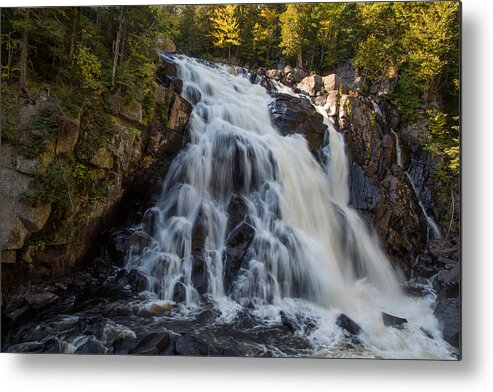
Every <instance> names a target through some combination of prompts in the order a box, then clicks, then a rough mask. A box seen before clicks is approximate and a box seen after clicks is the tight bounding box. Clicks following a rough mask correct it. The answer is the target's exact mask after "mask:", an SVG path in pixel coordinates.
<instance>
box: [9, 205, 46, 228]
mask: <svg viewBox="0 0 493 392" xmlns="http://www.w3.org/2000/svg"><path fill="white" fill-rule="evenodd" d="M15 213H16V215H17V217H18V218H19V220H20V221H21V222H22V224H23V225H24V227H25V228H26V229H27V230H29V231H30V232H31V233H36V232H38V231H40V230H41V229H42V228H43V227H44V225H45V224H46V221H47V220H48V218H49V216H50V214H51V204H50V203H36V204H35V205H32V204H30V203H26V202H24V201H19V203H17V205H16V207H15Z"/></svg>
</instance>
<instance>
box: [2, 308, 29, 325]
mask: <svg viewBox="0 0 493 392" xmlns="http://www.w3.org/2000/svg"><path fill="white" fill-rule="evenodd" d="M29 309H30V307H29V306H28V305H24V306H21V307H19V308H17V309H15V310H12V311H10V312H8V313H6V316H7V317H8V318H9V319H10V320H12V321H16V320H18V319H20V318H21V317H22V316H24V315H25V314H26V313H27V312H28V311H29Z"/></svg>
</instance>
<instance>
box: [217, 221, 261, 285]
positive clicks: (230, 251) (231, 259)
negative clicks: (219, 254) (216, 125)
mask: <svg viewBox="0 0 493 392" xmlns="http://www.w3.org/2000/svg"><path fill="white" fill-rule="evenodd" d="M254 236H255V228H254V227H253V226H252V225H250V224H249V223H247V222H243V223H241V224H240V225H239V226H236V228H235V229H233V231H232V232H231V233H230V234H229V236H228V238H227V240H226V259H225V265H224V289H225V290H226V292H229V291H230V289H231V287H232V285H233V282H234V281H235V279H236V277H237V275H238V272H239V271H240V269H241V267H242V265H243V262H244V260H245V255H246V253H247V251H248V248H249V247H250V245H251V243H252V241H253V237H254Z"/></svg>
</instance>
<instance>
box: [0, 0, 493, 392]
mask: <svg viewBox="0 0 493 392" xmlns="http://www.w3.org/2000/svg"><path fill="white" fill-rule="evenodd" d="M210 2H211V3H212V2H218V1H210ZM231 2H234V1H231ZM242 2H252V1H242ZM266 2H276V1H266ZM168 3H181V4H183V3H191V4H196V3H204V1H200V0H195V1H190V0H182V1H170V2H168ZM93 4H99V5H103V4H105V5H106V4H163V2H160V1H153V0H148V1H135V0H134V1H121V0H120V1H104V0H94V1H83V0H78V1H73V0H72V1H67V0H65V1H53V0H52V1H42V2H36V1H24V0H19V1H13V0H2V3H1V6H2V7H5V6H16V7H19V6H41V5H93ZM492 4H493V2H492V1H490V0H464V1H463V96H462V102H463V113H462V118H463V144H462V154H463V155H462V157H463V163H462V173H463V200H462V206H463V215H462V216H463V244H462V246H463V360H462V362H427V361H371V360H298V359H288V360H271V359H243V358H205V359H204V358H179V357H170V358H164V357H154V358H143V357H139V358H135V357H130V356H126V357H89V356H68V355H65V356H64V355H13V354H0V388H1V389H2V390H3V391H14V390H15V391H28V390H29V391H35V392H42V391H50V392H54V391H74V392H79V391H81V392H93V391H94V392H95V391H115V392H120V391H126V390H129V391H134V392H135V391H139V392H140V391H142V392H143V391H145V392H147V391H160V390H163V391H189V390H190V391H195V390H196V391H199V392H203V391H209V390H211V391H214V392H220V391H228V392H233V391H234V392H236V391H240V392H241V391H249V392H255V391H257V390H269V391H286V392H290V391H296V392H299V391H302V392H303V391H310V392H315V391H317V392H318V391H324V392H325V391H338V392H339V391H341V392H348V391H353V390H355V391H365V392H367V391H369V392H371V391H385V390H391V391H395V392H397V391H399V392H406V391H410V392H421V391H434V392H435V391H436V392H439V391H440V392H441V391H446V392H449V391H467V392H469V391H481V392H483V391H487V390H491V389H490V388H491V385H493V377H492V373H493V371H492V370H491V369H493V365H492V363H491V360H490V358H491V357H492V354H493V347H492V335H493V331H492V330H493V322H492V314H493V312H492V311H493V307H492V300H493V295H492V294H493V293H492V290H491V288H492V286H493V257H492V256H491V253H492V252H491V248H490V247H489V245H490V244H491V242H492V238H491V237H492V235H493V232H492V231H491V230H490V227H491V223H490V222H492V221H493V216H492V206H493V202H492V200H493V197H492V196H493V194H492V192H491V190H492V188H493V187H492V185H491V184H492V180H493V176H492V175H491V172H492V170H493V162H492V160H491V159H489V158H490V156H492V155H493V127H491V126H490V124H491V122H492V120H491V115H492V113H493V110H492V108H493V101H492V93H491V92H492V91H493V88H492V87H493V86H492V83H491V81H492V79H493V71H492V64H493V61H492V50H491V48H492V38H493V31H492V30H493V13H492V12H491V11H492ZM488 385H490V386H489V387H488Z"/></svg>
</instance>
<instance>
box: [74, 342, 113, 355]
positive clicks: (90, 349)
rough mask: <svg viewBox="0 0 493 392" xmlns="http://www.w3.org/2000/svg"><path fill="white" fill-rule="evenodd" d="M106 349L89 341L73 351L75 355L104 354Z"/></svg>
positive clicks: (97, 343)
mask: <svg viewBox="0 0 493 392" xmlns="http://www.w3.org/2000/svg"><path fill="white" fill-rule="evenodd" d="M107 351H108V349H107V348H106V347H105V346H104V345H103V344H101V343H100V342H98V341H97V340H92V339H89V340H88V341H87V342H85V343H84V344H82V345H81V346H79V347H78V348H77V350H76V351H75V353H76V354H99V355H101V354H106V353H107Z"/></svg>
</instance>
